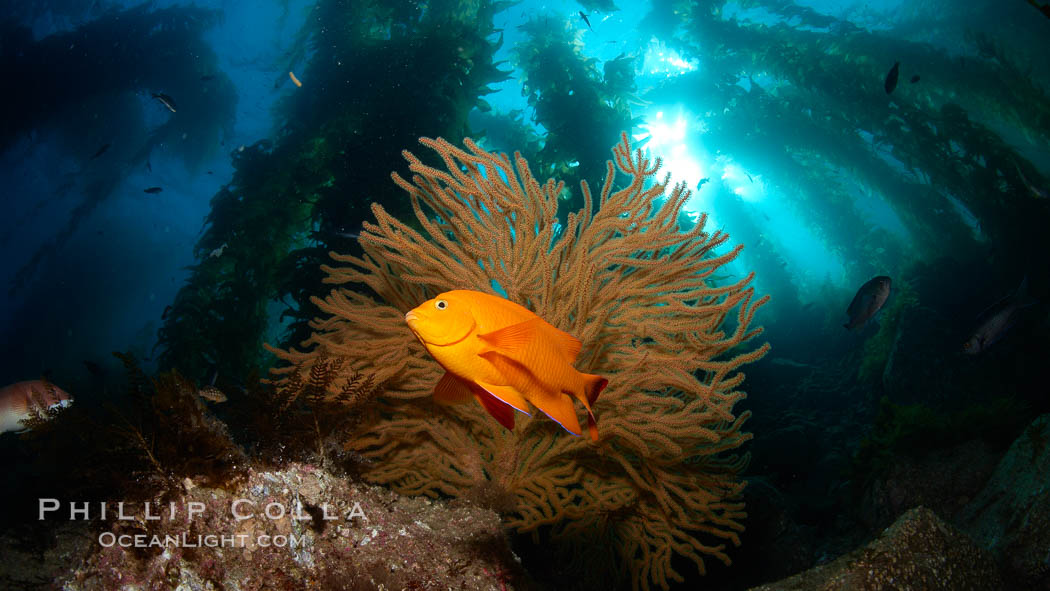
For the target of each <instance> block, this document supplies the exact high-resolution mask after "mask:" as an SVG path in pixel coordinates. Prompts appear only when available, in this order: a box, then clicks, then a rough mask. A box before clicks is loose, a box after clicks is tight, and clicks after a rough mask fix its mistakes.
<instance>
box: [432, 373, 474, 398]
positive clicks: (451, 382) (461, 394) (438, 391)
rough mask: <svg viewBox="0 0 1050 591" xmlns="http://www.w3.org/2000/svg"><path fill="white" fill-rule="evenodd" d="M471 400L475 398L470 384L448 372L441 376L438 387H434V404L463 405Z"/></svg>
mask: <svg viewBox="0 0 1050 591" xmlns="http://www.w3.org/2000/svg"><path fill="white" fill-rule="evenodd" d="M471 398H474V392H472V391H471V389H470V384H468V383H467V382H465V381H463V380H461V379H460V378H457V377H456V376H455V375H453V374H451V373H449V372H447V371H446V372H445V375H443V376H441V381H439V382H438V383H437V386H434V402H436V403H438V404H445V405H451V404H462V403H464V402H470V400H471Z"/></svg>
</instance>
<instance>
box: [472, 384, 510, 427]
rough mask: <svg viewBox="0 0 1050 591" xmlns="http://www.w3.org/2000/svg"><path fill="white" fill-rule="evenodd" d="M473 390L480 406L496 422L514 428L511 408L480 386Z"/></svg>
mask: <svg viewBox="0 0 1050 591" xmlns="http://www.w3.org/2000/svg"><path fill="white" fill-rule="evenodd" d="M473 390H474V396H475V397H476V398H477V399H478V402H480V403H481V406H482V407H484V408H485V410H486V411H488V413H489V414H490V415H492V418H494V419H496V422H498V423H499V424H501V425H503V426H504V427H506V428H507V429H514V409H513V408H511V407H510V406H509V405H507V404H504V402H503V401H502V400H500V399H499V398H496V397H495V396H493V395H492V394H490V393H489V392H487V391H486V390H485V389H484V388H481V387H480V386H478V387H475V388H473Z"/></svg>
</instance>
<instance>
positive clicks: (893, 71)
mask: <svg viewBox="0 0 1050 591" xmlns="http://www.w3.org/2000/svg"><path fill="white" fill-rule="evenodd" d="M900 75H901V63H900V62H894V64H893V67H892V68H890V72H889V74H886V84H885V87H886V94H890V93H891V92H893V89H894V88H897V78H899V77H900Z"/></svg>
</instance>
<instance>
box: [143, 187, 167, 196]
mask: <svg viewBox="0 0 1050 591" xmlns="http://www.w3.org/2000/svg"><path fill="white" fill-rule="evenodd" d="M163 190H164V189H163V188H161V187H150V188H148V189H143V190H142V192H143V193H149V194H150V195H156V194H157V193H160V192H161V191H163Z"/></svg>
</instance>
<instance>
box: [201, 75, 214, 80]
mask: <svg viewBox="0 0 1050 591" xmlns="http://www.w3.org/2000/svg"><path fill="white" fill-rule="evenodd" d="M209 80H215V76H212V75H211V74H205V75H203V76H201V82H207V81H209Z"/></svg>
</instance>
